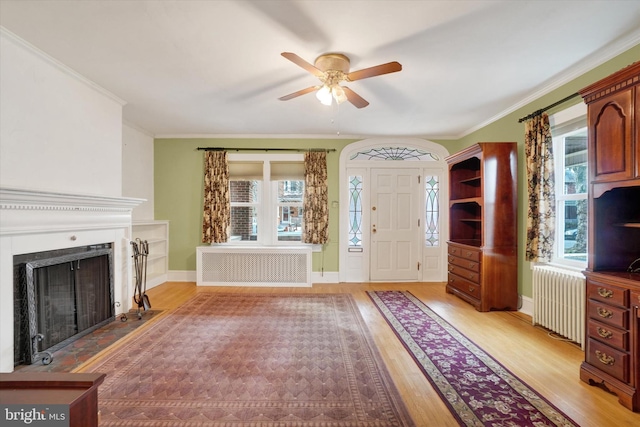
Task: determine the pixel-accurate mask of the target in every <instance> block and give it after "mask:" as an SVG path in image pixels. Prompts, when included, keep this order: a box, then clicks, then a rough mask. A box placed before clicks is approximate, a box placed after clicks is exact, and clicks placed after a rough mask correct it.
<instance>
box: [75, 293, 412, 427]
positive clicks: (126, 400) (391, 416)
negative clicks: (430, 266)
mask: <svg viewBox="0 0 640 427" xmlns="http://www.w3.org/2000/svg"><path fill="white" fill-rule="evenodd" d="M87 369H88V370H89V371H90V372H103V373H106V374H107V377H106V379H105V381H104V383H103V384H102V385H101V386H100V388H99V389H98V404H99V408H100V411H101V422H100V426H101V427H107V426H122V427H124V426H129V427H152V426H153V427H205V426H217V427H222V426H224V427H258V426H262V427H293V426H295V427H403V426H405V427H411V426H414V423H413V421H412V420H411V418H410V416H409V414H408V412H407V411H406V408H405V406H404V404H403V402H402V399H401V398H400V396H399V394H398V391H397V389H396V387H395V386H394V384H393V382H392V381H391V378H390V375H389V373H388V372H387V370H386V367H385V366H384V362H383V361H382V358H381V357H380V355H379V353H378V351H377V348H376V347H375V343H374V341H373V338H372V337H371V335H370V333H369V331H368V329H367V327H366V324H365V322H364V320H363V319H362V316H361V315H360V312H359V310H358V307H357V305H356V303H355V301H354V299H353V297H352V296H351V295H348V294H228V293H200V294H197V295H196V296H195V297H194V298H193V299H192V300H190V301H188V302H187V303H185V304H184V305H182V306H180V307H178V308H177V309H176V310H174V311H171V312H169V313H167V314H166V315H165V316H163V317H162V318H160V319H158V320H157V321H156V322H154V323H153V324H150V325H149V326H148V327H147V328H145V329H144V330H141V331H140V336H139V337H135V340H132V342H131V343H128V345H126V346H123V347H121V348H119V349H117V350H115V351H114V353H113V354H110V355H108V356H107V357H105V358H104V359H101V360H100V361H99V362H97V363H96V365H92V366H90V367H88V368H87Z"/></svg>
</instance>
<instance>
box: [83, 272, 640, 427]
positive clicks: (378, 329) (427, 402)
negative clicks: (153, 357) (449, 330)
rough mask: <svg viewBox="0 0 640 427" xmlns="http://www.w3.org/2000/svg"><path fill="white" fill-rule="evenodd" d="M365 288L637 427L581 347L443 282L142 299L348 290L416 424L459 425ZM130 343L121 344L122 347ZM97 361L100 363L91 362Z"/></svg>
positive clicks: (185, 291) (609, 421)
mask: <svg viewBox="0 0 640 427" xmlns="http://www.w3.org/2000/svg"><path fill="white" fill-rule="evenodd" d="M368 290H408V291H411V293H413V294H414V295H415V296H416V297H418V298H420V299H421V300H422V301H423V302H425V303H426V304H427V305H428V306H429V307H430V308H431V309H432V310H434V311H435V312H436V313H438V314H439V315H440V316H441V317H443V318H444V319H446V320H447V321H448V322H449V323H451V324H452V325H453V326H455V327H456V328H457V329H458V330H459V331H460V332H462V333H463V334H464V335H466V336H467V337H468V338H469V339H471V340H472V341H473V342H475V343H476V344H477V345H479V346H480V347H481V348H483V349H484V350H485V351H486V352H487V353H489V354H491V355H492V356H493V357H494V358H496V359H497V360H498V361H499V362H500V363H502V364H503V365H504V366H505V367H507V368H508V369H509V370H511V371H512V372H513V373H514V374H515V375H517V376H518V377H519V378H520V379H522V380H523V381H524V382H526V383H527V384H529V385H530V386H531V387H532V388H534V389H535V390H537V391H538V392H539V393H540V394H542V395H543V396H544V397H546V398H547V399H549V400H550V401H551V402H552V403H553V404H554V405H556V406H557V407H558V408H559V409H561V410H562V411H563V412H565V413H566V414H567V415H568V416H569V417H571V418H572V419H573V420H574V421H576V422H577V423H578V424H580V425H581V426H586V427H590V426H594V427H595V426H597V427H605V426H616V427H618V426H640V414H639V413H633V412H631V411H629V410H627V409H625V408H624V407H622V406H621V405H620V404H618V399H617V397H616V396H614V395H612V394H609V393H607V392H605V391H603V390H601V389H599V388H597V387H592V386H589V385H587V384H585V383H583V382H582V381H580V378H579V367H580V363H581V362H582V361H583V358H584V353H583V352H582V351H581V350H580V347H579V346H577V345H575V344H572V343H568V342H564V341H561V340H558V339H554V338H552V337H550V336H549V334H548V331H546V330H544V329H542V328H539V327H534V326H532V325H531V319H530V318H529V317H528V316H525V315H522V314H519V313H516V312H488V313H479V312H477V311H476V310H474V309H473V307H471V306H470V305H469V304H467V303H465V302H464V301H462V300H460V299H459V298H457V297H455V296H453V295H450V294H447V293H446V292H445V291H444V284H436V283H362V284H318V285H314V286H313V287H311V288H240V287H197V286H196V285H195V283H184V282H168V283H165V284H162V285H160V286H157V287H155V288H153V289H150V290H149V291H148V292H147V294H148V295H149V298H150V300H151V303H152V305H153V308H154V309H162V310H170V309H172V308H175V307H177V306H179V305H181V304H182V303H184V302H185V301H187V300H188V299H189V298H191V297H192V296H193V295H195V294H196V293H197V292H243V293H254V292H255V293H259V292H267V293H288V292H293V293H305V292H309V293H350V294H351V295H353V297H354V299H355V300H356V302H357V303H358V307H359V309H360V312H361V314H362V316H363V318H364V319H365V321H366V323H367V325H368V327H369V330H370V331H371V333H372V335H373V336H374V339H375V341H376V344H377V346H378V349H379V351H380V353H381V355H382V357H383V358H384V360H385V363H386V365H387V369H388V370H389V371H390V373H391V375H392V377H393V379H394V381H395V383H396V386H397V387H398V389H399V391H400V393H401V394H402V396H403V399H404V401H405V403H406V405H407V407H408V409H409V411H410V413H411V415H412V417H413V419H414V420H415V422H416V425H417V426H419V427H423V426H438V427H446V426H457V425H458V424H457V422H456V421H455V419H454V418H453V417H452V416H451V415H450V413H449V410H448V409H447V407H446V406H445V405H444V404H443V403H442V401H441V399H440V397H439V396H438V394H437V393H436V392H435V391H434V390H433V388H432V387H431V385H430V383H429V381H428V380H427V379H426V378H425V377H424V375H423V374H422V372H421V371H420V370H419V369H418V367H417V365H416V364H415V362H414V361H413V359H412V358H411V356H410V355H409V353H408V352H407V351H406V350H405V349H404V347H403V346H402V344H401V342H400V341H399V340H398V338H397V337H396V336H395V334H394V333H393V331H392V330H391V328H390V327H389V326H388V325H387V323H386V321H385V320H384V319H383V317H382V316H381V315H380V313H379V312H378V310H377V309H376V307H375V306H374V305H373V304H372V302H371V301H370V299H369V297H368V296H367V295H366V293H365V292H366V291H368ZM160 317H162V315H159V316H158V318H160ZM152 322H153V320H151V321H149V323H152ZM144 329H145V325H143V326H142V327H140V328H138V330H137V331H136V332H134V333H133V334H138V333H144ZM128 339H129V338H127V339H125V340H123V343H122V344H120V345H126V342H127V341H128ZM131 339H133V337H132V338H131ZM118 347H119V345H118ZM107 351H108V350H107ZM103 354H104V353H103ZM97 357H98V358H99V357H100V355H98V356H97ZM96 360H99V359H93V360H92V361H96ZM92 361H89V362H88V363H89V364H91V362H92ZM81 370H82V368H81V369H80V371H81Z"/></svg>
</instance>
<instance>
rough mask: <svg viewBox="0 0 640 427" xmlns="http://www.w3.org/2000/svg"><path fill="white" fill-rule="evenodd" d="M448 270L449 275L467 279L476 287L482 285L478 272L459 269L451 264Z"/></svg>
mask: <svg viewBox="0 0 640 427" xmlns="http://www.w3.org/2000/svg"><path fill="white" fill-rule="evenodd" d="M448 269H449V273H453V274H455V275H457V276H460V277H462V278H465V279H467V280H469V281H470V282H473V283H475V284H476V285H478V284H480V273H478V272H477V271H471V270H467V269H466V268H462V267H458V266H457V265H454V264H449V265H448Z"/></svg>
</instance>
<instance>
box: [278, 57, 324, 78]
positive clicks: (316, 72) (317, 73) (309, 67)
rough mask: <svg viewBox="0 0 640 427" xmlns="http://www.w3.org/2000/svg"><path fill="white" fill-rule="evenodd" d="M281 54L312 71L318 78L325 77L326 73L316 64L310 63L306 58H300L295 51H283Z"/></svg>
mask: <svg viewBox="0 0 640 427" xmlns="http://www.w3.org/2000/svg"><path fill="white" fill-rule="evenodd" d="M280 55H282V56H284V57H285V58H287V59H288V60H289V61H291V62H293V63H294V64H296V65H298V66H300V67H302V68H304V69H305V70H307V71H308V72H310V73H311V74H313V75H314V76H316V77H318V78H321V77H324V73H323V72H322V71H321V70H319V69H317V68H316V67H315V66H313V65H311V64H309V63H308V62H307V61H305V60H304V59H302V58H300V57H299V56H298V55H296V54H295V53H291V52H282V53H281V54H280Z"/></svg>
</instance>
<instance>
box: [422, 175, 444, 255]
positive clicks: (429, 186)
mask: <svg viewBox="0 0 640 427" xmlns="http://www.w3.org/2000/svg"><path fill="white" fill-rule="evenodd" d="M424 185H425V200H426V209H425V221H424V232H425V236H424V237H425V239H424V243H425V246H430V247H434V246H440V202H439V201H440V183H439V181H438V177H437V176H434V175H428V176H425V177H424Z"/></svg>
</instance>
